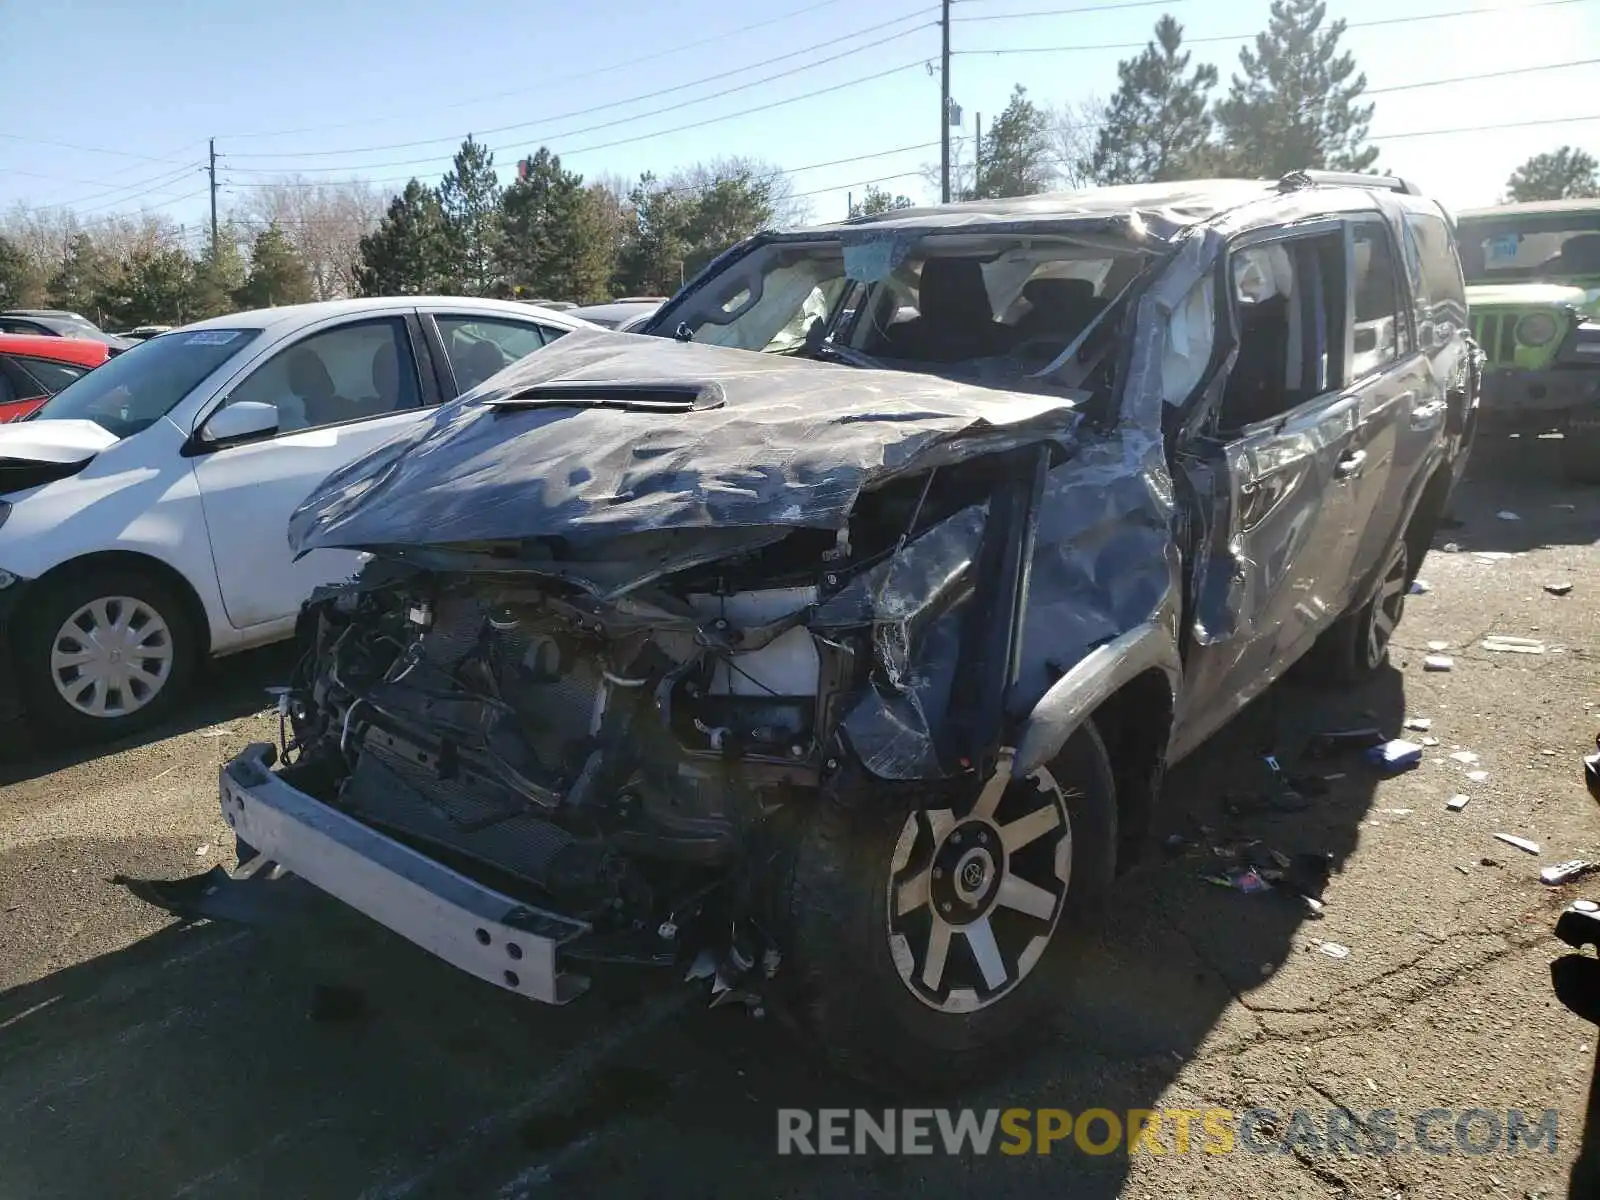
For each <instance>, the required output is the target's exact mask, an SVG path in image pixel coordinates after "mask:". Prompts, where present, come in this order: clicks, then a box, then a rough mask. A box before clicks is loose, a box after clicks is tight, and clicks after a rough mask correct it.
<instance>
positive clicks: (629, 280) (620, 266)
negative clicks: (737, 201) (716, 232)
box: [615, 172, 690, 296]
mask: <svg viewBox="0 0 1600 1200" xmlns="http://www.w3.org/2000/svg"><path fill="white" fill-rule="evenodd" d="M689 204H690V201H689V199H688V198H687V197H686V196H684V195H680V194H679V192H678V191H677V190H676V189H674V188H670V187H667V186H665V185H664V184H663V183H662V182H661V181H660V180H658V179H657V178H656V177H655V176H654V175H652V174H650V173H649V172H646V173H645V174H643V175H641V176H640V177H639V182H638V183H637V184H636V185H635V186H634V189H633V191H632V192H631V193H629V195H628V209H629V216H630V220H629V222H628V227H627V232H626V234H625V236H624V238H623V243H622V250H621V252H620V253H619V255H618V257H617V274H616V280H615V282H616V290H617V291H619V292H622V293H624V294H631V295H640V296H652V295H653V296H670V295H672V293H673V292H675V291H677V290H678V286H679V284H680V283H681V282H682V280H683V279H684V278H687V271H686V270H685V267H684V258H685V256H686V255H687V253H688V245H687V243H686V242H685V240H684V229H685V227H686V226H687V224H688V221H687V209H688V207H689Z"/></svg>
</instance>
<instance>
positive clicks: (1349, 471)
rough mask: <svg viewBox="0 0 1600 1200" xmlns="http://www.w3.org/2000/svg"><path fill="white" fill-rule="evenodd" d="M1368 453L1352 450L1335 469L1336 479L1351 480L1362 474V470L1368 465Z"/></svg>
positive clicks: (1334, 475)
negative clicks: (1352, 477)
mask: <svg viewBox="0 0 1600 1200" xmlns="http://www.w3.org/2000/svg"><path fill="white" fill-rule="evenodd" d="M1366 462H1367V452H1366V451H1365V450H1352V451H1351V452H1350V453H1349V454H1346V455H1345V456H1344V457H1343V458H1341V459H1340V460H1339V462H1338V465H1337V466H1335V467H1334V468H1333V477H1334V478H1335V479H1349V478H1350V477H1351V476H1353V475H1359V474H1361V468H1362V467H1364V466H1365V465H1366Z"/></svg>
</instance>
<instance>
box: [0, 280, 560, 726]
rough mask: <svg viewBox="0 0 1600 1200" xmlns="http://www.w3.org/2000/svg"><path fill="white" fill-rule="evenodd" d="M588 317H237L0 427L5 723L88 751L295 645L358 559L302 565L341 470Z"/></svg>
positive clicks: (147, 346) (421, 306)
mask: <svg viewBox="0 0 1600 1200" xmlns="http://www.w3.org/2000/svg"><path fill="white" fill-rule="evenodd" d="M587 327H589V326H588V325H587V323H586V322H584V321H581V320H577V319H574V318H572V317H569V316H567V315H565V314H563V313H558V312H552V311H549V310H545V309H540V308H534V307H531V306H529V305H526V304H513V303H508V302H500V301H495V300H475V299H463V298H455V297H395V298H389V299H375V300H336V301H329V302H327V303H322V304H303V305H293V306H289V307H285V308H270V309H262V310H260V311H257V312H245V313H234V314H232V315H229V316H225V317H218V318H216V319H214V320H210V321H202V322H200V323H198V324H195V325H190V326H186V327H185V328H183V329H179V330H176V331H174V332H172V333H166V334H163V335H162V336H160V337H157V338H152V339H151V340H150V341H148V342H144V343H142V344H140V345H138V346H137V347H135V348H134V349H132V350H129V351H127V352H126V353H124V354H122V355H119V356H117V357H116V358H114V359H112V360H111V361H110V362H108V363H107V364H106V365H105V366H103V367H101V368H100V369H99V370H96V371H93V372H91V373H90V374H88V375H85V376H84V377H83V378H82V379H80V380H78V381H77V382H76V383H73V384H71V385H70V386H68V387H66V388H65V389H63V390H62V391H61V392H59V393H57V394H56V395H55V396H54V397H53V398H52V399H51V400H50V401H49V402H48V403H47V404H46V405H44V407H43V408H41V409H40V410H39V411H38V412H37V413H36V414H35V415H34V416H33V417H31V418H29V419H28V420H25V421H21V422H17V423H13V424H10V425H4V426H0V720H4V719H14V718H16V717H18V716H19V715H21V714H22V713H23V712H28V713H30V714H31V715H32V716H33V717H34V718H35V719H36V720H37V721H39V722H40V723H41V724H43V725H45V726H47V727H49V728H52V729H54V730H57V731H60V732H65V733H68V734H70V735H73V736H76V737H93V738H101V737H116V736H120V735H122V734H124V733H127V732H130V731H131V730H133V729H136V728H138V727H141V726H143V725H146V724H148V723H150V722H151V721H153V720H156V719H158V718H159V717H160V716H161V715H162V714H163V713H164V712H165V711H166V710H168V709H169V708H170V706H171V705H172V703H173V702H174V700H175V699H176V698H177V696H178V694H179V693H180V692H181V691H182V689H183V686H184V684H185V683H186V682H187V680H188V678H189V676H190V674H191V673H192V671H193V668H194V666H195V664H196V663H197V662H198V661H199V660H201V659H202V658H205V657H207V656H215V655H223V654H231V653H234V652H235V651H239V650H245V649H249V648H250V647H253V646H260V645H263V644H265V643H267V642H272V641H277V640H279V639H282V638H286V637H289V636H291V635H292V634H293V632H294V626H295V618H296V616H297V614H298V613H299V610H300V605H301V602H302V601H304V600H305V599H306V597H307V596H308V595H309V594H310V593H311V590H312V589H313V588H314V587H315V586H316V585H318V584H321V583H326V582H332V581H334V580H337V579H340V578H343V577H346V576H348V575H349V574H350V572H351V571H352V570H353V569H354V568H355V566H356V565H357V561H358V559H357V556H355V555H353V554H345V553H342V552H328V551H321V550H319V551H316V552H314V553H312V554H310V555H307V556H306V557H305V558H302V559H300V560H299V561H298V562H297V561H294V560H293V558H292V555H291V553H290V549H289V544H288V540H287V537H286V535H285V528H286V526H287V525H288V521H289V514H290V513H291V512H292V511H293V510H294V509H295V507H296V506H297V505H298V504H299V503H300V501H301V500H303V499H304V498H305V496H306V495H307V494H308V493H309V492H310V491H311V489H312V488H313V487H315V486H316V485H317V484H318V483H319V482H321V480H322V479H323V478H324V477H325V476H326V475H328V474H329V473H330V472H331V471H333V470H335V469H337V468H339V467H342V466H344V465H345V464H346V463H349V462H352V461H353V460H355V459H356V458H358V457H359V456H361V455H363V454H365V453H366V452H367V451H369V450H371V449H373V448H374V447H376V446H378V445H379V444H381V443H382V442H384V441H387V440H388V439H389V438H391V437H393V436H394V435H396V434H397V433H399V432H400V431H402V430H403V429H405V428H407V427H408V426H410V425H411V424H412V423H413V422H415V421H418V420H421V419H423V417H424V415H425V414H426V413H427V412H428V411H429V410H430V409H432V408H434V407H436V406H437V405H439V404H441V403H443V402H445V401H447V400H451V399H453V398H454V397H456V396H458V395H460V394H461V393H463V392H466V391H468V390H470V389H471V388H474V387H476V386H477V385H478V384H480V383H482V382H483V381H484V380H485V379H487V378H488V377H489V376H491V375H493V374H495V373H496V372H498V371H499V370H500V369H501V368H502V367H505V366H507V365H509V364H510V363H512V362H515V361H516V360H517V359H520V358H522V357H523V356H524V355H527V354H530V353H532V352H534V351H536V350H538V349H539V348H541V347H542V346H544V345H546V344H548V343H549V342H550V341H552V340H554V339H555V338H558V337H560V336H561V335H562V334H564V333H567V332H570V331H571V330H574V329H580V328H587Z"/></svg>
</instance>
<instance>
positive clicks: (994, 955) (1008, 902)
mask: <svg viewBox="0 0 1600 1200" xmlns="http://www.w3.org/2000/svg"><path fill="white" fill-rule="evenodd" d="M1009 766H1010V764H1009V762H1008V761H1003V762H1002V763H1001V765H1000V767H999V769H998V770H997V771H996V773H995V775H994V776H993V777H991V778H990V779H989V781H988V783H987V784H986V785H985V786H984V788H983V790H982V792H981V793H980V794H979V796H978V798H977V800H976V801H974V803H973V804H972V806H971V809H970V811H968V812H965V813H957V812H956V811H955V810H953V809H947V808H946V809H928V810H921V811H917V812H913V813H912V814H911V815H910V816H908V817H907V818H906V823H905V825H904V826H903V827H902V828H901V830H900V836H899V839H898V840H897V841H896V843H895V848H894V855H893V858H892V860H891V863H890V871H889V886H888V889H887V893H888V894H887V900H886V917H887V923H888V936H889V951H890V955H891V957H892V958H893V960H894V964H895V969H896V971H897V972H898V973H899V975H900V981H901V982H902V983H903V984H904V985H905V986H906V988H907V989H908V990H909V991H910V992H911V994H912V995H914V996H915V997H916V998H917V999H918V1000H919V1001H921V1002H922V1003H923V1004H926V1005H927V1006H928V1007H930V1008H933V1009H936V1010H938V1011H940V1012H947V1013H970V1012H976V1011H978V1010H979V1009H983V1008H987V1007H988V1006H989V1005H991V1004H994V1003H995V1002H996V1001H998V1000H1000V999H1001V998H1002V997H1004V996H1005V995H1007V994H1008V993H1009V992H1010V991H1011V990H1012V989H1013V988H1015V987H1016V986H1017V985H1018V984H1019V983H1021V982H1022V981H1023V980H1024V979H1025V978H1027V976H1028V974H1029V973H1030V972H1031V971H1032V970H1033V968H1034V967H1035V966H1036V965H1037V964H1038V962H1039V960H1040V959H1041V958H1042V957H1043V955H1044V952H1045V950H1046V949H1047V948H1048V946H1049V944H1050V940H1051V938H1052V937H1053V936H1054V935H1055V931H1056V926H1057V925H1058V924H1059V922H1060V919H1061V912H1062V909H1063V908H1064V907H1065V903H1066V897H1067V891H1068V887H1069V885H1070V883H1071V879H1072V824H1071V819H1070V816H1069V814H1068V812H1067V805H1066V795H1065V793H1064V792H1063V791H1062V789H1061V787H1060V785H1059V784H1058V783H1057V782H1056V780H1055V777H1054V776H1052V775H1051V774H1050V772H1049V770H1047V769H1046V768H1043V767H1041V768H1040V769H1039V770H1037V771H1035V772H1033V773H1032V774H1031V775H1029V776H1027V777H1025V778H1022V779H1014V778H1013V777H1012V776H1011V773H1010V769H1009Z"/></svg>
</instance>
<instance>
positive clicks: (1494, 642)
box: [1483, 633, 1544, 654]
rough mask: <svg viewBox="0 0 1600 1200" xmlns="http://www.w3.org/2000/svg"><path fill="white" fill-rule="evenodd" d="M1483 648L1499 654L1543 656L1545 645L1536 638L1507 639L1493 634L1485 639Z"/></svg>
mask: <svg viewBox="0 0 1600 1200" xmlns="http://www.w3.org/2000/svg"><path fill="white" fill-rule="evenodd" d="M1483 648H1484V649H1485V650H1493V651H1495V652H1496V653H1499V654H1543V653H1544V643H1543V642H1541V641H1539V640H1537V639H1536V638H1518V637H1506V636H1504V635H1503V634H1498V633H1495V634H1491V635H1490V636H1488V637H1486V638H1484V639H1483Z"/></svg>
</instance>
